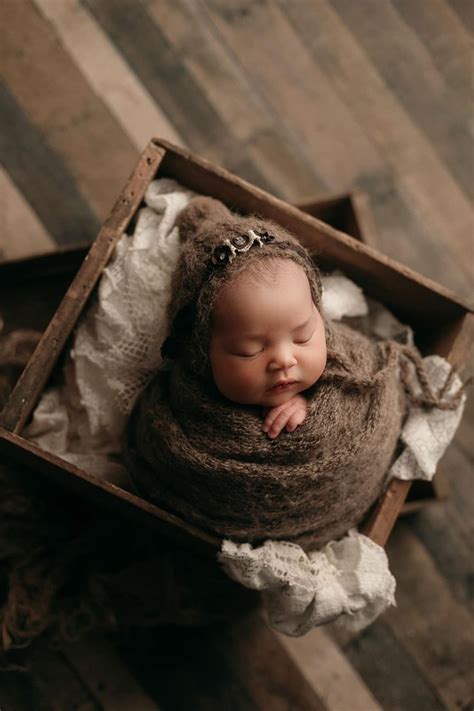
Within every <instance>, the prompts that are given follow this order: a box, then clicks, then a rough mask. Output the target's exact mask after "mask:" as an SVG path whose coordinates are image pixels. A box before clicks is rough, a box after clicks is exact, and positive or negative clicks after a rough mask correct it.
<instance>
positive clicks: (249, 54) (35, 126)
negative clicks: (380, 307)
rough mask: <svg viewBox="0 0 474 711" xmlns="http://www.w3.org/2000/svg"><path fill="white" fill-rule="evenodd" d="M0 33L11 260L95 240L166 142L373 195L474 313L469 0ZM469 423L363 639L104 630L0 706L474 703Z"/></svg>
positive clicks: (473, 19)
mask: <svg viewBox="0 0 474 711" xmlns="http://www.w3.org/2000/svg"><path fill="white" fill-rule="evenodd" d="M0 26H1V27H2V30H1V33H2V41H1V51H0V67H1V77H2V78H1V83H0V116H1V121H2V125H1V133H0V158H1V167H0V209H1V215H2V220H1V227H2V229H1V233H0V258H3V259H8V258H17V257H21V256H27V255H31V254H33V253H36V252H45V251H50V250H54V249H55V248H56V247H57V246H64V245H71V244H76V243H80V242H85V241H88V240H91V239H93V237H94V236H95V233H96V231H97V229H98V226H99V224H100V222H101V221H102V220H103V219H104V217H105V216H106V214H107V213H108V211H109V209H110V208H111V206H112V204H113V202H114V200H115V198H116V196H117V194H118V192H119V190H120V189H121V187H122V185H123V184H124V182H125V180H126V178H127V177H128V174H129V173H130V171H131V169H132V168H133V166H134V163H135V161H136V160H137V157H138V155H139V153H140V151H141V150H142V148H143V147H144V146H145V145H146V143H147V141H148V139H149V138H150V137H151V135H159V136H161V137H163V138H167V139H168V140H170V141H172V142H175V143H178V144H180V145H183V146H188V147H189V148H190V149H192V150H193V151H194V152H196V153H199V154H201V155H202V156H204V157H206V158H209V159H211V160H213V161H215V162H217V163H219V164H221V165H223V166H224V167H226V168H228V169H230V170H232V171H233V172H235V173H237V174H238V175H240V176H241V177H243V178H245V179H247V180H250V181H251V182H254V183H255V184H257V185H259V186H261V187H264V188H265V189H267V190H269V191H271V192H273V193H275V194H277V195H279V196H281V197H284V198H285V199H287V200H290V201H295V202H296V201H303V200H305V199H308V198H311V197H313V196H318V195H325V194H327V193H343V192H347V191H350V190H353V189H359V190H362V191H364V192H365V193H366V195H367V201H368V204H369V206H370V208H371V210H372V213H373V218H374V223H375V227H376V229H377V235H378V240H379V246H380V249H382V250H383V251H384V252H386V253H387V254H388V255H390V256H392V257H395V258H396V259H399V260H401V261H404V262H405V263H406V264H408V265H409V266H411V267H413V268H415V269H417V270H418V271H420V272H421V273H423V274H425V275H427V276H429V277H431V278H433V279H435V280H437V281H439V282H441V283H442V284H443V285H445V286H447V287H449V288H450V289H452V290H453V291H455V292H456V293H457V294H459V295H460V296H462V297H464V298H466V299H469V300H470V301H471V303H472V302H473V297H474V294H473V276H474V241H473V236H474V234H473V233H474V222H473V214H472V195H473V191H474V146H473V141H472V134H473V112H472V99H473V88H472V87H473V69H474V63H473V59H474V55H473V44H472V42H473V39H472V34H471V33H472V32H473V31H474V4H473V3H472V2H471V1H470V0H423V2H422V1H421V0H359V1H358V2H354V0H140V1H137V0H3V2H2V3H1V4H0ZM0 312H1V304H0ZM471 369H472V368H471ZM473 423H474V405H473V402H472V399H471V402H470V404H469V405H468V408H467V412H466V415H465V418H464V421H463V423H462V425H461V427H460V430H459V433H458V435H457V438H456V442H455V444H454V445H453V446H452V447H451V448H450V450H449V452H448V453H447V454H446V456H445V461H444V464H445V469H446V470H447V471H448V473H449V484H450V496H449V499H448V500H447V501H446V502H445V503H443V504H437V505H434V506H432V507H429V508H427V509H425V510H424V511H423V512H421V513H419V514H417V515H415V516H413V517H412V518H411V519H404V520H403V521H401V522H399V524H398V525H397V528H396V530H395V532H394V534H393V536H392V538H391V539H390V542H389V545H388V548H387V552H388V555H389V558H390V564H391V568H392V570H393V572H394V574H395V576H396V578H397V580H398V593H397V601H398V606H397V608H395V609H393V610H390V611H389V612H388V613H387V614H386V615H384V617H383V618H382V619H380V620H379V621H377V622H376V623H375V624H374V625H373V626H372V627H370V628H369V629H368V630H366V631H365V632H364V633H362V634H359V635H355V636H351V635H349V634H343V633H341V632H340V631H338V630H336V629H333V628H332V627H328V628H324V629H318V630H314V631H313V632H312V633H311V634H309V635H307V636H306V637H305V638H303V639H299V640H294V639H287V638H285V639H278V638H277V637H276V636H275V635H273V634H272V633H271V632H269V631H265V629H264V628H262V626H261V625H260V626H259V625H256V623H255V620H249V621H248V622H247V623H246V625H245V624H244V625H243V626H240V627H239V628H233V627H232V626H230V627H229V628H226V629H224V630H222V629H220V630H216V629H208V630H200V631H196V630H194V631H190V630H179V629H173V630H170V629H167V628H165V629H162V630H160V631H159V632H157V631H156V630H148V631H141V632H138V631H136V632H133V633H132V632H130V633H128V634H122V635H116V636H114V637H109V638H105V637H104V636H100V635H94V636H91V637H90V638H88V639H86V640H83V641H81V642H77V643H75V644H74V645H71V646H70V647H69V648H68V649H67V650H65V651H64V652H61V653H59V652H55V651H53V650H51V649H47V648H46V647H45V648H44V649H39V650H37V651H36V652H35V656H34V658H33V659H32V662H31V670H30V672H29V673H27V674H25V673H19V672H18V673H15V672H10V673H8V674H5V673H3V674H0V708H1V709H2V711H13V710H15V711H26V710H30V709H41V711H52V710H53V709H54V710H59V711H63V710H64V711H66V710H67V711H69V710H70V709H74V708H75V709H81V711H86V709H87V710H92V709H107V710H110V711H116V710H118V709H127V710H128V709H130V710H131V711H139V710H141V709H144V710H148V709H150V711H151V709H156V708H158V707H160V708H163V709H173V710H174V709H181V708H182V709H189V708H199V709H206V710H207V709H222V708H226V707H229V709H262V710H265V711H266V710H267V709H269V710H271V711H273V709H276V710H278V709H285V708H292V709H328V710H329V711H346V710H347V709H351V710H352V709H354V710H355V711H359V710H360V711H372V709H373V710H375V709H394V710H395V709H397V710H398V709H403V711H411V709H413V711H415V709H416V711H420V710H423V709H426V710H428V709H429V710H430V711H431V710H433V709H468V708H472V707H473V705H474V674H473V672H472V670H473V669H474V624H473V612H474V602H473V593H474V560H473V540H474V530H473V521H474V493H473V492H474V480H473V459H474V457H473V449H472V444H471V441H472V439H473ZM257 628H258V629H259V630H260V632H259V634H258V635H256V632H255V629H257Z"/></svg>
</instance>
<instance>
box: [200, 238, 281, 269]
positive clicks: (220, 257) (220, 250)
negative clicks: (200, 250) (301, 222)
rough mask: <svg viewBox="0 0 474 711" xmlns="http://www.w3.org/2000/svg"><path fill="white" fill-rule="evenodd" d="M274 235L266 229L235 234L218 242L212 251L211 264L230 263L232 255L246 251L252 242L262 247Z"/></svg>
mask: <svg viewBox="0 0 474 711" xmlns="http://www.w3.org/2000/svg"><path fill="white" fill-rule="evenodd" d="M274 239H275V237H274V236H273V235H271V234H269V233H268V232H266V231H256V230H248V231H247V233H246V234H240V235H236V236H235V237H232V239H226V240H224V242H223V243H222V244H219V245H218V246H217V247H216V248H215V249H214V252H213V253H212V257H211V264H213V265H214V266H225V265H226V264H232V262H233V260H234V257H235V256H236V255H237V254H241V253H242V252H248V251H249V249H251V248H252V247H253V246H254V244H258V246H259V247H263V245H264V244H267V243H268V242H273V240H274Z"/></svg>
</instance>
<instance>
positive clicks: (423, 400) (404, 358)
mask: <svg viewBox="0 0 474 711" xmlns="http://www.w3.org/2000/svg"><path fill="white" fill-rule="evenodd" d="M409 363H412V364H413V366H414V368H415V373H416V377H417V379H418V383H419V385H420V388H421V391H422V392H421V395H418V394H417V393H416V392H415V391H414V388H413V382H412V377H411V373H410V367H409ZM456 375H457V372H456V370H455V368H451V370H450V372H449V373H448V376H447V378H446V380H445V382H444V384H443V387H442V388H441V390H440V392H439V393H435V392H434V390H433V388H432V386H431V383H430V382H429V380H428V374H427V372H426V367H425V364H424V363H423V360H422V358H421V356H420V355H419V354H418V353H417V352H416V351H415V350H414V348H412V347H411V346H404V347H403V349H402V351H401V358H400V379H401V381H402V383H403V386H404V388H405V391H406V393H407V396H408V400H409V402H410V404H411V405H413V406H415V407H425V408H432V407H436V408H438V409H440V410H455V409H456V408H457V407H459V405H460V403H461V399H462V396H463V393H464V390H465V388H466V387H467V386H468V385H470V383H471V382H472V378H470V379H469V380H467V381H466V382H465V383H463V384H462V385H460V387H459V388H458V389H457V391H456V392H455V393H453V394H451V395H448V394H447V393H448V391H449V389H450V387H451V385H452V384H453V381H454V378H455V377H456Z"/></svg>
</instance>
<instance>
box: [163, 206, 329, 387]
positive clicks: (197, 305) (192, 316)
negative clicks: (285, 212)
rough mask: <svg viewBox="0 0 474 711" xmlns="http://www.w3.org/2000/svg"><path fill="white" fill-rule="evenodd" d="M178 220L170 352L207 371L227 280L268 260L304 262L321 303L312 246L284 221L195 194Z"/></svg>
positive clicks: (314, 294) (165, 350)
mask: <svg viewBox="0 0 474 711" xmlns="http://www.w3.org/2000/svg"><path fill="white" fill-rule="evenodd" d="M177 225H178V228H179V231H180V238H181V242H182V245H183V246H182V253H181V258H180V262H179V265H178V268H177V270H176V272H175V274H174V278H173V282H172V287H171V293H172V300H171V303H170V305H169V308H168V318H169V323H170V329H169V336H168V338H167V339H166V341H165V343H164V344H163V348H162V352H163V355H164V356H166V357H171V358H178V359H179V360H180V361H181V362H183V364H186V365H188V366H189V367H191V368H192V369H193V370H195V371H198V372H200V373H202V374H204V373H209V360H208V350H209V340H210V331H211V316H212V310H213V307H214V304H215V301H216V298H217V296H218V294H219V292H220V290H221V289H222V288H223V287H224V285H225V284H228V283H229V282H230V281H231V280H232V279H234V278H235V277H236V276H237V275H238V274H240V273H242V272H244V271H245V270H246V269H248V268H249V266H250V265H253V264H256V263H257V262H262V261H263V260H271V259H291V260H292V261H294V262H295V263H296V264H298V265H299V266H300V267H301V268H302V269H303V270H304V272H305V273H306V276H307V277H308V281H309V284H310V288H311V293H312V297H313V301H314V303H315V304H316V305H317V306H318V307H320V302H321V281H320V277H319V271H318V269H317V267H316V266H315V265H314V263H313V261H312V260H311V257H310V255H309V253H308V251H307V250H306V249H305V248H304V247H303V246H302V245H301V244H300V243H299V242H298V241H297V240H296V239H295V237H293V236H292V235H291V234H290V233H289V232H287V231H286V230H285V229H284V228H283V227H281V226H280V225H277V224H276V223H274V222H271V221H270V220H266V219H263V218H260V217H259V216H257V215H251V216H248V217H243V216H240V215H237V214H236V213H233V212H230V210H228V209H227V207H226V206H225V205H224V204H223V203H222V202H220V201H218V200H215V199H213V198H209V197H198V198H195V199H193V200H192V201H191V202H190V203H189V205H188V206H187V207H186V208H185V209H184V210H183V212H182V213H181V215H180V216H179V218H178V221H177ZM269 268H270V269H271V265H270V267H269Z"/></svg>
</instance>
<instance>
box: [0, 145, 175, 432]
mask: <svg viewBox="0 0 474 711" xmlns="http://www.w3.org/2000/svg"><path fill="white" fill-rule="evenodd" d="M164 153H165V150H164V149H161V148H158V147H157V146H155V145H153V144H150V145H149V146H148V147H147V148H146V149H145V151H144V153H143V155H142V157H141V159H140V161H139V163H138V165H137V167H136V169H135V171H134V172H133V174H132V176H131V177H130V180H129V181H128V183H127V185H126V186H125V188H124V190H123V191H122V193H121V194H120V196H119V199H118V201H117V203H116V204H115V206H114V208H113V210H112V212H111V214H110V216H109V217H108V219H107V220H106V221H105V223H104V225H103V227H102V229H101V230H100V232H99V235H98V237H97V239H96V240H95V242H94V243H93V245H92V247H91V249H90V251H89V253H88V254H87V256H86V258H85V260H84V262H83V264H82V266H81V268H80V270H79V272H78V273H77V275H76V277H75V278H74V280H73V282H72V284H71V286H70V287H69V289H68V291H67V292H66V294H65V296H64V299H63V300H62V302H61V304H60V306H59V308H58V310H57V311H56V313H55V315H54V316H53V319H52V320H51V322H50V324H49V326H48V328H47V329H46V331H45V333H44V335H43V337H42V339H41V341H40V343H39V344H38V347H37V349H36V351H35V352H34V354H33V356H32V358H31V360H30V362H29V363H28V365H27V367H26V368H25V370H24V371H23V374H22V375H21V377H20V379H19V381H18V383H17V385H16V387H15V389H14V391H13V393H12V394H11V397H10V399H9V401H8V403H7V404H6V406H5V408H4V409H3V411H2V413H1V415H0V424H1V425H2V427H4V428H5V429H7V430H10V431H12V432H17V433H18V432H21V430H22V429H23V426H24V424H25V422H26V421H27V419H28V417H29V416H30V414H31V412H32V410H33V408H34V407H35V405H36V402H37V400H38V397H39V396H40V394H41V391H42V390H43V388H44V386H45V384H46V381H47V380H48V378H49V376H50V374H51V371H52V369H53V367H54V365H55V363H56V361H57V359H58V357H59V355H60V353H61V351H62V349H63V347H64V345H65V343H66V340H67V338H68V337H69V335H70V334H71V332H72V330H73V328H74V326H75V324H76V322H77V319H78V318H79V315H80V313H81V311H82V309H83V307H84V305H85V303H86V301H87V299H88V297H89V296H90V294H91V292H92V289H93V288H94V286H95V284H96V283H97V280H98V279H99V276H100V274H101V273H102V269H103V268H104V266H105V265H106V264H107V262H108V260H109V258H110V256H111V254H112V252H113V249H114V247H115V245H116V243H117V241H118V240H119V239H120V236H121V234H122V233H123V232H124V230H125V229H126V227H127V225H128V223H129V221H130V220H131V218H132V217H133V215H134V213H135V212H136V210H137V208H138V206H139V205H140V202H141V201H142V199H143V196H144V194H145V191H146V189H147V187H148V184H149V183H150V181H151V180H152V179H153V176H154V175H155V173H156V170H157V169H158V166H159V163H160V161H161V159H162V158H163V155H164Z"/></svg>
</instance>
